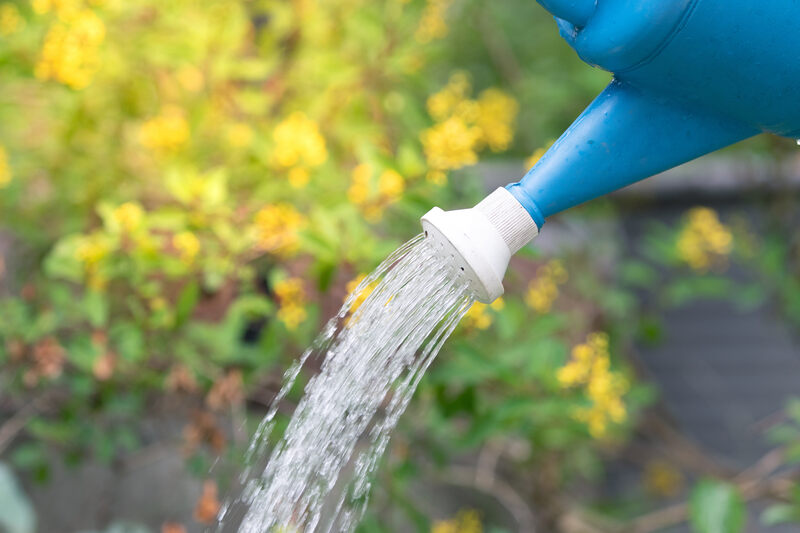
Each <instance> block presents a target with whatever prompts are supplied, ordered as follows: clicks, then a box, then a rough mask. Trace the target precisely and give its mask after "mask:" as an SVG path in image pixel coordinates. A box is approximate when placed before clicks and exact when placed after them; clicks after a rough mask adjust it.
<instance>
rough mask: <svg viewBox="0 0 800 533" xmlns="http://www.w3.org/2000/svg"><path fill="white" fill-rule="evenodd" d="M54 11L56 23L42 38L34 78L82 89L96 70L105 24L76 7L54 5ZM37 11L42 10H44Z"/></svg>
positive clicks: (89, 10) (88, 11)
mask: <svg viewBox="0 0 800 533" xmlns="http://www.w3.org/2000/svg"><path fill="white" fill-rule="evenodd" d="M55 7H56V10H57V14H58V19H57V20H56V21H55V22H54V23H53V25H52V26H50V30H49V31H48V32H47V36H46V37H45V40H44V45H43V46H42V52H41V56H40V58H39V62H38V64H37V65H36V77H37V78H39V79H41V80H55V81H58V82H60V83H63V84H64V85H67V86H68V87H71V88H73V89H83V88H85V87H86V86H88V85H89V84H90V83H91V81H92V78H93V77H94V75H95V73H96V72H97V70H98V69H99V68H100V45H101V44H102V43H103V40H104V39H105V36H106V27H105V24H103V21H102V20H101V19H100V17H99V16H97V14H96V13H95V12H94V11H92V10H91V9H88V8H83V7H76V6H74V5H73V4H72V3H69V2H62V3H58V5H56V6H55ZM40 9H41V10H45V8H44V7H41V8H40ZM47 10H49V4H48V9H47ZM45 12H46V11H45Z"/></svg>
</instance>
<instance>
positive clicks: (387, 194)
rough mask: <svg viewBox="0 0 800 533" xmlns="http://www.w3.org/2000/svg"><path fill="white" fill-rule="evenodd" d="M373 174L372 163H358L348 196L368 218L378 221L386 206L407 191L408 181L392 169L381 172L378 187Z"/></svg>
mask: <svg viewBox="0 0 800 533" xmlns="http://www.w3.org/2000/svg"><path fill="white" fill-rule="evenodd" d="M372 176H373V172H372V167H371V166H370V165H368V164H367V163H362V164H360V165H357V166H356V167H355V168H354V169H353V173H352V177H351V181H350V187H349V188H348V189H347V198H348V200H350V202H351V203H352V204H353V205H357V206H359V207H360V208H361V211H362V213H364V217H365V218H366V219H367V220H369V221H370V222H376V221H378V220H380V219H381V217H382V216H383V211H384V209H386V207H388V206H389V205H391V204H392V203H394V202H396V201H397V200H399V199H400V197H401V196H402V195H403V191H405V187H406V182H405V179H403V176H401V175H400V174H399V173H398V172H397V171H395V170H392V169H386V170H384V171H383V172H381V174H380V176H378V182H377V187H376V186H374V185H373V182H372ZM376 189H377V190H376Z"/></svg>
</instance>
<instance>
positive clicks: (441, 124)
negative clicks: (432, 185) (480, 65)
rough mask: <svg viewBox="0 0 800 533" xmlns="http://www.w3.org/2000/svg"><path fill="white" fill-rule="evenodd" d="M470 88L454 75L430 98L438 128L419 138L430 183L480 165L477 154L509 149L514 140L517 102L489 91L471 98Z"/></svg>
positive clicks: (430, 110) (430, 108) (494, 90)
mask: <svg viewBox="0 0 800 533" xmlns="http://www.w3.org/2000/svg"><path fill="white" fill-rule="evenodd" d="M471 92H472V87H471V84H470V82H469V80H468V78H467V76H466V75H465V74H463V73H455V74H453V75H452V76H451V77H450V80H449V82H448V83H447V85H446V86H445V87H444V88H443V89H442V90H441V91H439V92H438V93H436V94H433V95H432V96H431V97H430V98H428V102H427V107H428V113H429V114H430V116H431V117H432V118H433V119H434V120H436V124H434V125H433V126H432V127H430V128H428V129H426V130H425V131H423V132H422V134H421V136H420V138H421V140H422V145H423V148H424V150H425V156H426V159H427V161H428V166H429V167H430V168H431V172H433V173H439V174H437V175H434V176H432V177H431V178H430V179H431V181H437V179H436V178H441V173H442V172H444V171H447V170H454V169H458V168H461V167H463V166H466V165H471V164H474V163H476V162H477V161H478V151H480V150H481V149H483V148H484V147H488V148H489V149H490V150H492V151H493V152H500V151H503V150H506V149H508V147H509V145H510V144H511V141H512V140H513V137H514V130H513V123H514V119H515V117H516V114H517V110H518V105H517V102H516V100H514V98H512V97H511V96H509V95H507V94H506V93H504V92H503V91H501V90H499V89H487V90H485V91H483V92H482V93H481V94H480V95H479V96H478V98H477V99H472V98H470V95H471Z"/></svg>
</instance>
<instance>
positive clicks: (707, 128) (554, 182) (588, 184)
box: [507, 0, 800, 227]
mask: <svg viewBox="0 0 800 533" xmlns="http://www.w3.org/2000/svg"><path fill="white" fill-rule="evenodd" d="M539 2H540V3H541V4H542V5H544V6H545V7H549V8H551V9H552V12H553V13H554V14H555V15H557V17H558V18H557V23H558V26H559V28H560V31H561V34H562V36H563V37H564V38H565V39H566V40H567V42H568V43H569V44H570V45H571V46H572V47H573V48H575V50H576V51H577V52H578V55H579V56H580V57H581V58H582V59H583V60H585V61H587V62H588V63H590V64H592V65H596V66H599V67H601V68H604V69H606V70H609V71H611V72H614V78H615V79H614V81H613V82H612V83H611V85H609V86H608V88H606V90H605V91H603V93H602V94H600V96H598V97H597V99H595V101H594V102H592V104H591V105H590V106H589V107H588V108H587V109H586V110H585V111H584V112H583V114H581V116H580V117H578V119H577V120H576V121H575V122H574V123H573V124H572V126H570V128H569V129H568V130H567V131H566V132H565V133H564V134H563V135H562V136H561V138H560V139H559V140H558V141H557V142H556V143H555V144H554V145H553V146H552V147H551V148H550V150H549V151H548V152H547V153H546V154H545V155H544V156H543V157H542V158H541V159H540V160H539V162H538V163H537V164H536V166H534V167H533V168H532V169H531V170H530V171H529V172H528V173H527V174H526V175H525V177H524V178H523V179H522V181H521V182H520V183H514V184H511V185H509V186H508V187H507V188H508V189H509V190H510V191H511V192H512V194H514V196H515V197H516V198H517V199H518V200H519V201H520V203H522V205H523V206H525V208H526V209H527V210H528V212H529V213H530V214H531V216H532V217H533V218H534V220H535V221H536V223H537V224H538V225H539V226H540V227H541V225H542V224H543V223H544V218H545V217H548V216H550V215H552V214H554V213H558V212H559V211H562V210H564V209H567V208H569V207H571V206H574V205H576V204H579V203H582V202H585V201H587V200H591V199H593V198H596V197H598V196H601V195H604V194H607V193H609V192H611V191H614V190H616V189H619V188H621V187H624V186H626V185H629V184H631V183H634V182H636V181H639V180H641V179H644V178H647V177H649V176H652V175H653V174H656V173H658V172H661V171H664V170H667V169H669V168H672V167H674V166H677V165H679V164H681V163H684V162H686V161H689V160H691V159H694V158H696V157H699V156H702V155H704V154H707V153H709V152H712V151H714V150H717V149H719V148H723V147H725V146H727V145H730V144H733V143H735V142H737V141H740V140H742V139H745V138H747V137H750V136H752V135H756V134H758V133H761V132H771V133H775V134H778V135H783V136H788V137H797V136H798V134H799V133H800V59H798V52H799V51H800V0H659V1H654V0H597V2H596V5H593V6H589V5H588V4H594V1H591V2H588V4H587V2H581V1H579V0H539ZM589 7H591V8H592V9H591V10H590V9H589ZM587 13H588V18H586V17H587Z"/></svg>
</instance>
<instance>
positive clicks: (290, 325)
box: [275, 278, 308, 330]
mask: <svg viewBox="0 0 800 533" xmlns="http://www.w3.org/2000/svg"><path fill="white" fill-rule="evenodd" d="M275 296H276V297H277V299H278V303H279V306H280V307H279V308H278V320H280V321H281V322H283V324H284V325H285V326H286V328H287V329H290V330H295V329H297V326H299V325H300V324H301V323H302V322H303V321H304V320H305V319H306V317H307V316H308V313H307V312H306V308H305V303H306V291H305V289H304V288H303V280H301V279H300V278H287V279H283V280H281V281H279V282H277V283H276V284H275Z"/></svg>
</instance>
